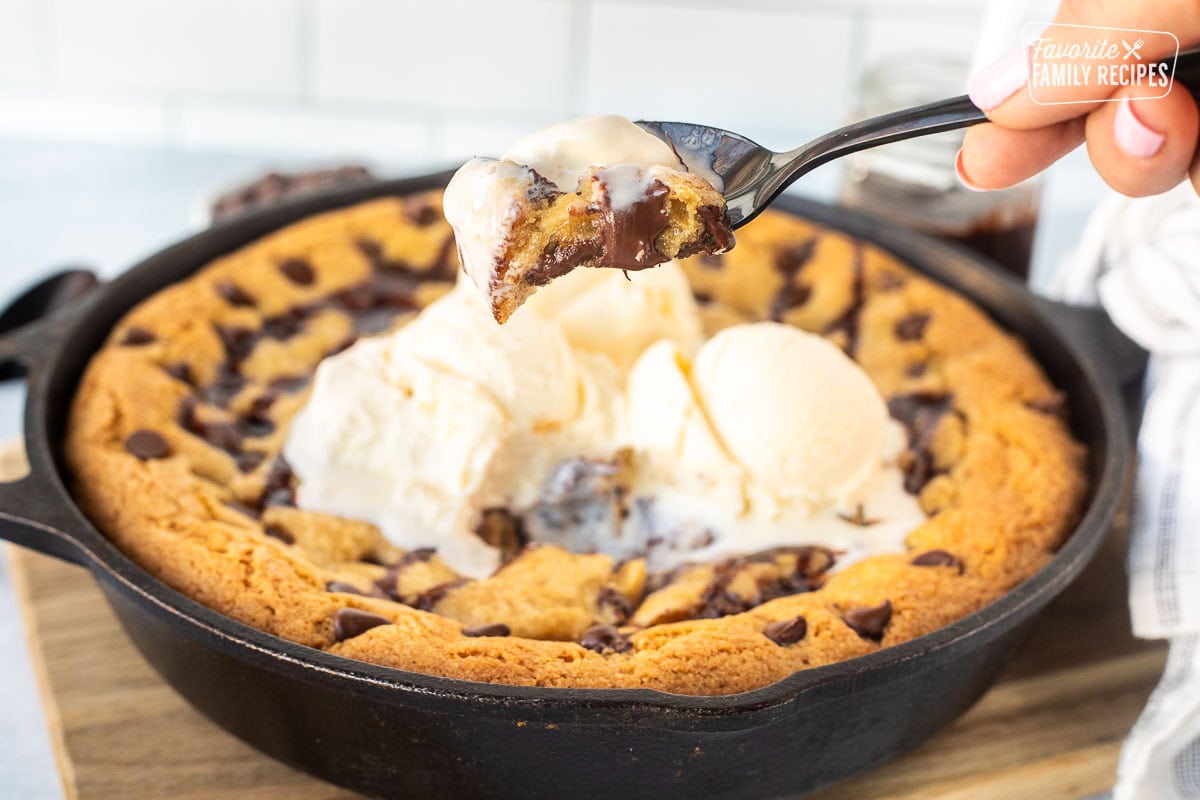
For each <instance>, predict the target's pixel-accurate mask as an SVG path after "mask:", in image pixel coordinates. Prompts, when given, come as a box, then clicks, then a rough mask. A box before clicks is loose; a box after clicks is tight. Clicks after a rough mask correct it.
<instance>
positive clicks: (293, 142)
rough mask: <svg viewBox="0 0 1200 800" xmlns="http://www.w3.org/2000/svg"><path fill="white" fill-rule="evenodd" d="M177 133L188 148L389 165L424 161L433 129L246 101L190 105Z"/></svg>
mask: <svg viewBox="0 0 1200 800" xmlns="http://www.w3.org/2000/svg"><path fill="white" fill-rule="evenodd" d="M176 131H177V136H178V140H177V141H178V144H180V145H181V146H183V147H185V148H188V149H195V150H226V151H238V150H241V151H246V152H256V153H262V154H264V155H266V156H270V157H276V156H283V157H299V156H314V157H318V158H323V159H342V158H344V159H348V160H354V159H361V158H366V159H370V160H374V161H380V162H386V163H388V164H416V163H421V162H423V161H424V160H425V159H426V155H427V153H428V145H429V135H428V125H427V124H426V120H425V119H424V118H422V117H421V116H419V115H414V116H413V117H412V118H411V119H403V118H399V117H397V116H394V115H379V114H374V115H372V114H366V113H355V114H348V113H343V112H338V111H330V110H322V109H307V108H295V107H287V106H283V107H273V106H269V105H263V104H249V103H245V102H241V103H223V104H218V103H212V102H205V101H195V102H191V101H189V102H185V103H184V104H183V107H182V108H181V109H180V110H179V113H178V117H177V120H176Z"/></svg>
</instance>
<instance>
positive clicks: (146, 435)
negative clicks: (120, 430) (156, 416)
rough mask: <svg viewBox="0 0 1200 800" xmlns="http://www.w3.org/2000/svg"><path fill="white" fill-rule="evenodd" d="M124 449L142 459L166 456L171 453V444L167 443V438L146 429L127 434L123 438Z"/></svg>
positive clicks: (147, 459) (148, 459)
mask: <svg viewBox="0 0 1200 800" xmlns="http://www.w3.org/2000/svg"><path fill="white" fill-rule="evenodd" d="M125 449H126V450H128V451H129V454H130V455H132V456H134V457H136V458H139V459H141V460H142V461H150V460H151V459H155V458H166V457H167V456H169V455H171V446H170V445H169V444H167V440H166V439H164V438H163V437H162V436H161V435H160V434H158V433H156V432H154V431H151V430H146V429H142V430H139V431H134V432H133V433H131V434H129V436H128V437H126V439H125Z"/></svg>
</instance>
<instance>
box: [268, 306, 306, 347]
mask: <svg viewBox="0 0 1200 800" xmlns="http://www.w3.org/2000/svg"><path fill="white" fill-rule="evenodd" d="M311 313H312V311H311V309H308V308H305V307H297V308H292V309H289V310H287V311H285V312H283V313H282V314H277V315H275V316H273V317H268V318H267V319H264V320H263V325H262V330H261V333H262V335H263V336H266V337H268V338H271V339H277V340H279V341H286V340H288V339H291V338H292V337H293V336H296V335H297V334H299V333H300V332H302V331H303V330H304V323H305V321H306V320H307V319H308V318H309V316H311Z"/></svg>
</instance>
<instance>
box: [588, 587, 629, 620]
mask: <svg viewBox="0 0 1200 800" xmlns="http://www.w3.org/2000/svg"><path fill="white" fill-rule="evenodd" d="M596 602H597V605H599V606H600V608H601V609H603V610H605V611H607V612H608V614H609V616H610V617H612V621H613V623H614V624H616V625H624V624H625V622H626V621H627V620H628V619H629V617H630V615H631V614H633V607H632V606H631V605H630V604H629V600H628V599H626V597H625V595H623V594H621V593H620V592H618V591H617V590H616V589H614V588H613V587H611V586H602V587H600V597H599V599H598V600H597V601H596Z"/></svg>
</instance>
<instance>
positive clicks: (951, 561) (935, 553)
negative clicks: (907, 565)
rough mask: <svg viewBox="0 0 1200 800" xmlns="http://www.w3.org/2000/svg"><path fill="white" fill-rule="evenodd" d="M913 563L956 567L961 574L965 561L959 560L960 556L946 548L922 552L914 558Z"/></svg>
mask: <svg viewBox="0 0 1200 800" xmlns="http://www.w3.org/2000/svg"><path fill="white" fill-rule="evenodd" d="M912 565H913V566H914V567H955V568H956V569H957V570H958V574H959V575H961V574H962V571H963V563H962V562H961V561H959V560H958V557H957V556H955V555H954V554H953V553H947V552H946V551H945V550H930V551H928V552H925V553H921V555H919V556H917V557H916V558H914V559H913V560H912Z"/></svg>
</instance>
